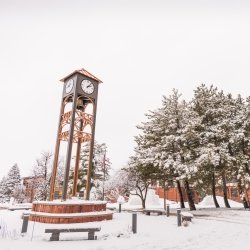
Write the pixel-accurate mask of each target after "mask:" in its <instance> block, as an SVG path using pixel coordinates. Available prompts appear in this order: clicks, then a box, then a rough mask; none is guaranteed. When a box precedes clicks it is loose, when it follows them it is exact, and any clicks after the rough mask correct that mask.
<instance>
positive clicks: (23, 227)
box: [21, 213, 30, 233]
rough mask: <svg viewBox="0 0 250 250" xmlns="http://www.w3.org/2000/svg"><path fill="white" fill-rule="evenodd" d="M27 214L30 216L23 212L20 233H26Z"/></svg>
mask: <svg viewBox="0 0 250 250" xmlns="http://www.w3.org/2000/svg"><path fill="white" fill-rule="evenodd" d="M29 216H30V215H29V214H25V213H23V225H22V230H21V233H27V229H28V223H29Z"/></svg>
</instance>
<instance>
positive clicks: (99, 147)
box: [69, 141, 111, 200]
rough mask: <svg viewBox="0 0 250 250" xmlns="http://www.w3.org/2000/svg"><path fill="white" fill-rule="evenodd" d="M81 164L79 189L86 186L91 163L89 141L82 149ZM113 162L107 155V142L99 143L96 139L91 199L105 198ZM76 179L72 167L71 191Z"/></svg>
mask: <svg viewBox="0 0 250 250" xmlns="http://www.w3.org/2000/svg"><path fill="white" fill-rule="evenodd" d="M80 159H81V165H80V168H79V171H78V182H77V191H78V192H79V191H80V190H82V189H84V188H85V187H86V180H87V172H88V163H89V142H86V143H83V145H82V149H81V156H80ZM110 168H111V162H110V160H109V158H108V157H107V146H106V144H105V143H102V144H99V143H98V142H96V141H95V144H94V154H93V161H92V172H91V185H90V187H91V191H90V192H91V193H90V196H91V199H96V200H101V199H104V192H105V189H104V186H105V181H106V180H107V179H108V178H109V171H110ZM73 179H74V168H73V167H72V168H71V171H70V177H69V187H70V188H69V189H70V190H69V191H70V192H72V189H73Z"/></svg>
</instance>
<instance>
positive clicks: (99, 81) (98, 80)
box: [60, 68, 102, 83]
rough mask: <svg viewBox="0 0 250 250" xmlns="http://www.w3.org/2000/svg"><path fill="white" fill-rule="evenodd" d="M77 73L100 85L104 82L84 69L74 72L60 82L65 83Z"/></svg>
mask: <svg viewBox="0 0 250 250" xmlns="http://www.w3.org/2000/svg"><path fill="white" fill-rule="evenodd" d="M75 73H79V74H81V75H84V76H87V77H89V78H91V79H93V80H95V81H97V82H98V83H102V81H101V80H100V79H98V78H97V77H96V76H94V75H92V74H91V73H90V72H88V71H87V70H86V69H84V68H82V69H78V70H75V71H74V72H72V73H71V74H69V75H67V76H65V77H64V78H62V79H61V80H60V81H61V82H64V80H65V79H67V78H69V77H70V76H72V75H74V74H75Z"/></svg>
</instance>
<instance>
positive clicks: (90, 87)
mask: <svg viewBox="0 0 250 250" xmlns="http://www.w3.org/2000/svg"><path fill="white" fill-rule="evenodd" d="M81 87H82V90H83V91H84V92H85V93H86V94H89V95H90V94H92V93H93V92H94V90H95V87H94V84H93V83H92V82H91V81H90V80H86V79H85V80H83V81H82V83H81Z"/></svg>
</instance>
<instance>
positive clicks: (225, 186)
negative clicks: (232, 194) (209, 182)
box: [222, 173, 230, 208]
mask: <svg viewBox="0 0 250 250" xmlns="http://www.w3.org/2000/svg"><path fill="white" fill-rule="evenodd" d="M222 185H223V197H224V203H225V207H227V208H230V205H229V202H228V199H227V181H226V175H225V173H223V174H222Z"/></svg>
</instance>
